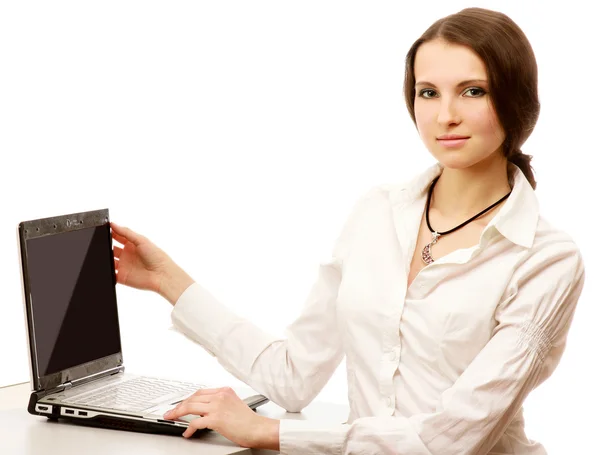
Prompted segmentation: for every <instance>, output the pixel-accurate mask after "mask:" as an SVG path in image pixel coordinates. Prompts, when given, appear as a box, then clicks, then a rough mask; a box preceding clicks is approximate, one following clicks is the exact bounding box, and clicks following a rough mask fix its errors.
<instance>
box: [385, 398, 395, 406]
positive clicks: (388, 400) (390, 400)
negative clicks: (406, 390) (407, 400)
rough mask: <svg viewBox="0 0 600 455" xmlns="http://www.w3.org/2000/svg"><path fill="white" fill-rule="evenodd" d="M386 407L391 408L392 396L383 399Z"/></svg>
mask: <svg viewBox="0 0 600 455" xmlns="http://www.w3.org/2000/svg"><path fill="white" fill-rule="evenodd" d="M385 402H386V404H387V407H388V408H391V407H392V405H393V404H394V398H393V397H387V399H386V400H385Z"/></svg>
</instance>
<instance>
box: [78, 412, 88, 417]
mask: <svg viewBox="0 0 600 455" xmlns="http://www.w3.org/2000/svg"><path fill="white" fill-rule="evenodd" d="M79 415H80V416H87V415H88V414H87V412H85V411H79Z"/></svg>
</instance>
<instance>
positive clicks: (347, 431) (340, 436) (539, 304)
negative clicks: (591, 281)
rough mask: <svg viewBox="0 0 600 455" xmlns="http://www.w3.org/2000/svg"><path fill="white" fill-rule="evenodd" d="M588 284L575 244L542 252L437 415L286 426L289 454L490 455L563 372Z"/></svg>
mask: <svg viewBox="0 0 600 455" xmlns="http://www.w3.org/2000/svg"><path fill="white" fill-rule="evenodd" d="M583 282H584V268H583V261H582V258H581V256H580V253H579V251H578V249H577V248H576V246H575V245H574V244H573V243H572V242H570V241H562V242H559V243H555V244H550V245H546V246H545V247H542V248H540V249H538V250H536V252H535V253H533V254H532V255H531V256H529V257H528V259H527V260H525V261H524V262H523V263H522V264H520V265H519V266H518V269H517V270H516V271H515V274H514V279H513V280H512V281H511V282H510V284H509V285H508V288H507V292H506V294H505V296H506V298H505V299H504V300H503V301H502V302H501V303H500V305H499V306H498V308H497V310H496V320H497V325H496V326H495V329H494V332H493V334H492V337H491V339H490V341H489V342H488V343H487V344H486V345H485V347H484V348H483V349H482V350H481V351H480V353H479V354H478V355H477V356H476V357H475V358H474V360H473V361H472V362H471V363H470V364H469V366H468V367H467V368H466V369H465V371H464V372H463V373H462V375H461V376H460V377H459V378H458V380H457V381H456V382H455V383H454V385H453V386H451V387H450V388H449V389H447V390H446V391H445V392H443V393H442V395H441V398H440V400H439V402H438V405H437V407H436V410H435V412H432V413H423V414H417V415H413V416H411V417H409V418H405V417H391V416H381V417H380V416H375V417H365V418H358V419H356V420H354V421H353V422H352V423H351V424H348V425H331V426H329V427H323V426H322V425H320V426H319V428H315V427H314V426H313V425H311V422H310V421H289V420H283V421H281V426H280V446H281V453H282V454H301V453H302V454H309V453H320V454H324V453H327V454H403V455H441V454H443V455H453V454H456V455H458V454H460V455H474V454H478V455H484V454H488V453H489V451H490V450H491V449H492V447H493V446H494V445H495V443H496V442H497V441H498V440H499V438H500V437H501V436H502V434H503V432H504V431H505V430H506V428H507V426H508V425H509V424H510V422H511V420H512V418H513V417H514V416H515V414H516V413H517V412H518V410H519V409H520V408H521V406H522V403H523V401H524V400H525V398H526V397H527V395H528V394H529V392H530V391H531V390H532V389H534V388H535V387H536V386H538V385H539V384H540V383H541V382H543V381H544V380H545V379H546V378H547V377H549V376H550V374H551V373H552V372H553V371H554V370H555V368H556V366H557V365H558V362H559V360H560V357H561V355H562V353H563V351H564V348H565V343H566V337H567V332H568V329H569V326H570V324H571V321H572V317H573V314H574V310H575V307H576V304H577V301H578V299H579V296H580V294H581V291H582V287H583Z"/></svg>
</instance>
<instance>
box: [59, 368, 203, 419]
mask: <svg viewBox="0 0 600 455" xmlns="http://www.w3.org/2000/svg"><path fill="white" fill-rule="evenodd" d="M201 388H204V386H202V385H197V384H191V383H188V382H178V381H165V380H161V379H154V378H145V377H138V378H133V379H129V380H127V381H123V382H119V383H117V384H114V385H109V386H106V387H102V388H101V389H99V390H92V391H90V392H85V393H81V394H79V395H75V396H72V397H70V398H68V399H66V400H63V402H64V403H68V404H73V405H82V406H90V407H98V408H105V409H116V410H120V411H132V412H139V411H143V410H144V409H148V408H151V407H153V406H155V405H157V404H159V403H163V402H166V401H168V400H170V399H180V398H181V397H182V396H183V395H189V394H192V393H194V392H196V391H197V390H198V389H201Z"/></svg>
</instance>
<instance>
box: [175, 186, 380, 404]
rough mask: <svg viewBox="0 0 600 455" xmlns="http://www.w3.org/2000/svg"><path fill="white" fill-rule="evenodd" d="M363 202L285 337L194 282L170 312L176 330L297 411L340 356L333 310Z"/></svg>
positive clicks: (279, 401)
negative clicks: (247, 316) (223, 301)
mask: <svg viewBox="0 0 600 455" xmlns="http://www.w3.org/2000/svg"><path fill="white" fill-rule="evenodd" d="M367 197H368V195H365V196H363V197H362V198H361V199H360V200H359V201H358V202H357V203H356V204H355V206H354V208H353V210H352V212H351V214H350V216H349V217H348V219H347V221H346V223H345V225H344V227H343V229H342V231H341V233H340V235H339V236H338V239H337V240H336V242H335V246H334V250H333V254H332V257H331V259H330V260H329V261H326V262H323V263H321V265H320V267H319V270H318V275H317V279H316V282H315V283H314V285H313V287H312V289H311V291H310V293H309V295H308V298H307V299H306V302H305V304H304V307H303V309H302V311H301V313H300V315H299V317H298V318H297V319H296V320H295V321H294V322H293V323H292V324H291V325H290V326H288V327H287V329H286V331H285V334H284V335H285V336H284V338H278V337H276V336H273V335H271V334H269V333H267V332H265V331H263V330H262V329H261V328H259V327H258V326H257V325H255V324H254V323H252V322H251V321H249V320H247V319H244V318H242V317H239V316H238V315H236V314H235V313H233V312H231V311H230V310H229V309H228V308H227V307H226V306H224V305H223V304H222V303H220V302H219V301H218V300H217V299H216V298H215V297H214V296H212V295H211V294H210V293H209V292H208V291H207V290H206V289H204V288H203V287H202V286H200V285H199V284H196V283H194V284H192V285H191V286H190V287H189V288H188V289H187V290H186V291H185V292H184V293H183V294H182V295H181V297H180V298H179V300H178V301H177V303H176V305H175V308H174V309H173V312H172V314H171V316H172V320H173V323H174V325H175V327H176V328H177V329H178V330H180V331H181V332H183V333H184V334H185V335H186V336H188V337H189V338H191V339H192V340H194V341H196V342H197V343H199V344H200V345H201V346H202V347H204V348H205V349H206V350H207V351H208V352H209V353H210V354H211V355H213V356H215V357H216V358H217V360H218V361H219V363H220V364H221V365H222V366H223V367H224V368H225V369H226V370H227V371H229V372H230V373H231V374H233V375H234V376H235V377H237V378H238V379H240V380H241V381H243V382H244V383H246V384H248V385H249V386H250V387H252V388H253V389H254V390H256V391H257V392H259V393H262V394H263V395H265V396H267V397H268V398H269V399H270V400H271V401H273V402H274V403H276V404H278V405H280V406H282V407H283V408H284V409H286V410H288V411H291V412H298V411H300V410H301V409H302V408H304V407H305V406H306V405H307V404H308V403H310V402H311V401H312V400H313V399H314V397H315V396H316V395H317V394H318V393H319V391H320V390H321V389H322V388H323V386H324V385H325V384H326V382H327V381H328V380H329V378H330V377H331V375H332V374H333V373H334V371H335V369H336V368H337V366H338V365H339V364H340V362H341V360H342V358H343V355H344V353H343V348H342V343H341V338H340V333H339V330H338V326H337V320H336V311H335V304H336V299H337V292H338V288H339V284H340V281H341V262H342V257H343V256H344V255H345V254H346V251H347V249H348V248H349V246H350V243H351V241H352V237H353V235H354V234H353V229H354V224H355V222H354V220H355V219H356V218H357V217H358V216H359V212H360V210H361V206H362V205H363V204H364V202H365V201H366V199H367Z"/></svg>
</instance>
